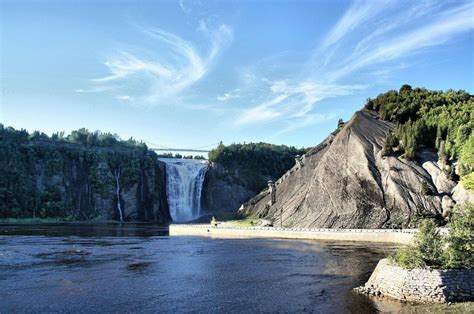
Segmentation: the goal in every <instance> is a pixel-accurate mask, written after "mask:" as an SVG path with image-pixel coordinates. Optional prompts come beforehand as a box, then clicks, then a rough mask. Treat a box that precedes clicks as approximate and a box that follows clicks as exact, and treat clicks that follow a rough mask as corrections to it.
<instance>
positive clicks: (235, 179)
mask: <svg viewBox="0 0 474 314" xmlns="http://www.w3.org/2000/svg"><path fill="white" fill-rule="evenodd" d="M234 170H235V171H229V169H226V168H225V167H223V166H222V165H220V164H219V163H216V162H213V163H211V164H210V165H209V169H208V171H207V173H206V178H205V179H204V186H203V190H202V208H203V209H204V211H206V212H209V213H212V214H227V213H235V212H236V211H237V210H238V208H239V207H240V205H241V204H243V203H244V202H246V201H248V200H249V199H250V198H252V197H253V196H255V195H256V194H257V192H258V191H255V190H254V189H252V188H250V186H249V184H248V183H247V182H246V181H245V180H244V179H243V178H242V177H241V176H240V174H239V171H238V170H239V168H236V169H234Z"/></svg>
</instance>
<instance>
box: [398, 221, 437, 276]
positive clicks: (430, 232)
mask: <svg viewBox="0 0 474 314" xmlns="http://www.w3.org/2000/svg"><path fill="white" fill-rule="evenodd" d="M444 245H445V241H444V239H443V237H442V236H441V234H440V233H439V231H438V230H437V229H436V225H435V224H434V223H433V222H432V221H431V220H423V221H422V222H421V224H420V227H419V229H418V232H417V234H416V235H415V237H414V239H413V242H412V243H411V244H410V245H408V246H406V247H402V248H400V249H398V250H397V251H396V252H395V253H394V254H392V255H390V257H389V259H390V260H391V261H392V262H394V263H396V264H398V265H399V266H401V267H404V268H408V269H411V268H423V267H426V266H431V267H442V266H443V254H444V253H443V247H444Z"/></svg>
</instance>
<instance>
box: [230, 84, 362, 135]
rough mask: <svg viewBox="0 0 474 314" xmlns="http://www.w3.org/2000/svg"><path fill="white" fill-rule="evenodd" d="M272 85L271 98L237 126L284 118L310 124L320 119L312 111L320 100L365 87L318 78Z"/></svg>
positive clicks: (247, 110) (239, 121)
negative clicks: (317, 80) (324, 80)
mask: <svg viewBox="0 0 474 314" xmlns="http://www.w3.org/2000/svg"><path fill="white" fill-rule="evenodd" d="M269 88H270V91H271V92H270V95H269V96H268V99H267V100H266V101H264V102H262V103H260V104H258V105H257V106H255V107H252V108H249V109H246V110H244V111H243V112H242V114H241V116H240V117H239V118H238V119H237V120H236V121H235V125H237V126H241V125H245V124H250V123H265V122H270V121H274V120H279V119H283V120H287V121H288V120H293V121H294V122H295V123H293V124H299V123H301V124H302V125H304V126H306V125H308V123H309V122H315V121H317V120H319V119H314V118H315V117H317V116H318V115H314V114H311V110H312V109H313V107H314V105H315V104H316V103H317V102H319V101H321V100H324V99H327V98H333V97H338V96H344V95H348V94H351V93H353V92H354V91H356V90H360V89H363V88H364V86H361V85H352V86H351V85H328V84H324V83H318V82H315V81H301V82H298V83H296V84H292V83H288V82H286V81H276V82H273V83H272V84H271V85H270V87H269ZM310 117H312V118H310ZM291 129H294V127H292V128H291ZM288 130H289V129H288Z"/></svg>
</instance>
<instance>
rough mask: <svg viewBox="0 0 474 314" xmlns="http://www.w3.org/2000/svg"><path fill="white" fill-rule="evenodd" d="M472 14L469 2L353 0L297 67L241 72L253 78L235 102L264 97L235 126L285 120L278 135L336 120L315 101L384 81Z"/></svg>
mask: <svg viewBox="0 0 474 314" xmlns="http://www.w3.org/2000/svg"><path fill="white" fill-rule="evenodd" d="M473 16H474V3H473V2H471V1H469V2H452V3H444V2H435V1H419V2H418V1H417V2H399V1H365V0H362V1H355V2H354V3H352V4H351V5H350V6H349V8H348V9H347V10H346V12H345V13H343V14H342V16H341V18H340V19H339V20H338V21H337V22H336V23H335V25H334V27H333V28H332V29H330V30H329V32H328V33H327V35H326V36H325V37H324V39H323V41H322V42H321V44H320V45H318V46H317V47H315V48H314V53H313V54H312V55H311V56H310V57H309V58H308V60H307V61H306V62H303V63H302V64H301V66H300V68H299V69H295V70H294V72H292V73H291V72H289V73H287V75H286V77H283V78H282V77H281V76H280V77H278V76H277V77H275V76H272V75H271V74H270V72H271V71H270V70H268V71H265V70H263V71H261V70H260V71H254V73H252V72H250V73H246V75H247V76H248V77H251V78H253V81H252V84H247V85H246V87H245V88H243V87H242V88H241V92H240V96H241V99H245V94H246V93H247V94H252V93H253V92H254V90H256V89H258V90H259V91H260V93H261V94H264V95H266V96H264V97H262V98H261V99H259V100H257V101H256V102H255V103H254V104H253V105H251V106H250V107H247V108H245V109H242V110H241V113H240V116H239V117H238V118H237V119H236V120H235V122H234V125H235V126H237V127H240V126H243V125H249V124H262V123H274V122H277V121H278V122H281V123H283V125H286V127H283V128H282V127H281V126H280V127H279V131H278V134H281V133H284V132H289V131H292V130H295V129H297V128H299V127H305V126H308V125H311V124H314V123H320V122H323V121H326V119H330V118H335V116H334V115H332V114H327V113H326V114H321V113H318V112H317V109H316V105H317V104H318V103H319V102H321V101H323V100H325V99H329V98H333V97H339V96H346V95H351V94H354V93H358V92H360V91H362V90H363V89H365V88H367V87H369V86H370V85H369V83H366V82H370V84H372V85H373V84H377V82H378V81H379V77H378V76H379V75H382V76H383V80H384V81H386V80H387V79H389V77H390V76H391V75H392V74H393V71H399V70H401V69H405V68H407V67H408V66H409V64H410V65H411V64H414V62H410V59H409V57H412V56H414V55H415V54H416V53H420V52H422V51H426V50H428V49H430V48H433V47H435V46H439V45H443V44H447V43H449V42H450V41H452V40H453V39H455V38H457V37H458V36H459V35H462V34H465V33H467V32H469V31H472V30H473V28H474V18H473ZM248 72H249V71H248ZM255 77H265V78H266V79H265V81H264V83H262V81H263V80H261V81H260V82H258V80H255ZM362 77H363V78H364V81H361V79H360V78H362ZM224 95H226V94H224ZM280 125H281V124H280Z"/></svg>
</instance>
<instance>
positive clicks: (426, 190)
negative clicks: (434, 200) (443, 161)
mask: <svg viewBox="0 0 474 314" xmlns="http://www.w3.org/2000/svg"><path fill="white" fill-rule="evenodd" d="M421 193H422V194H423V195H432V194H433V191H431V188H430V186H429V184H428V182H426V181H425V180H423V181H422V182H421Z"/></svg>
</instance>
